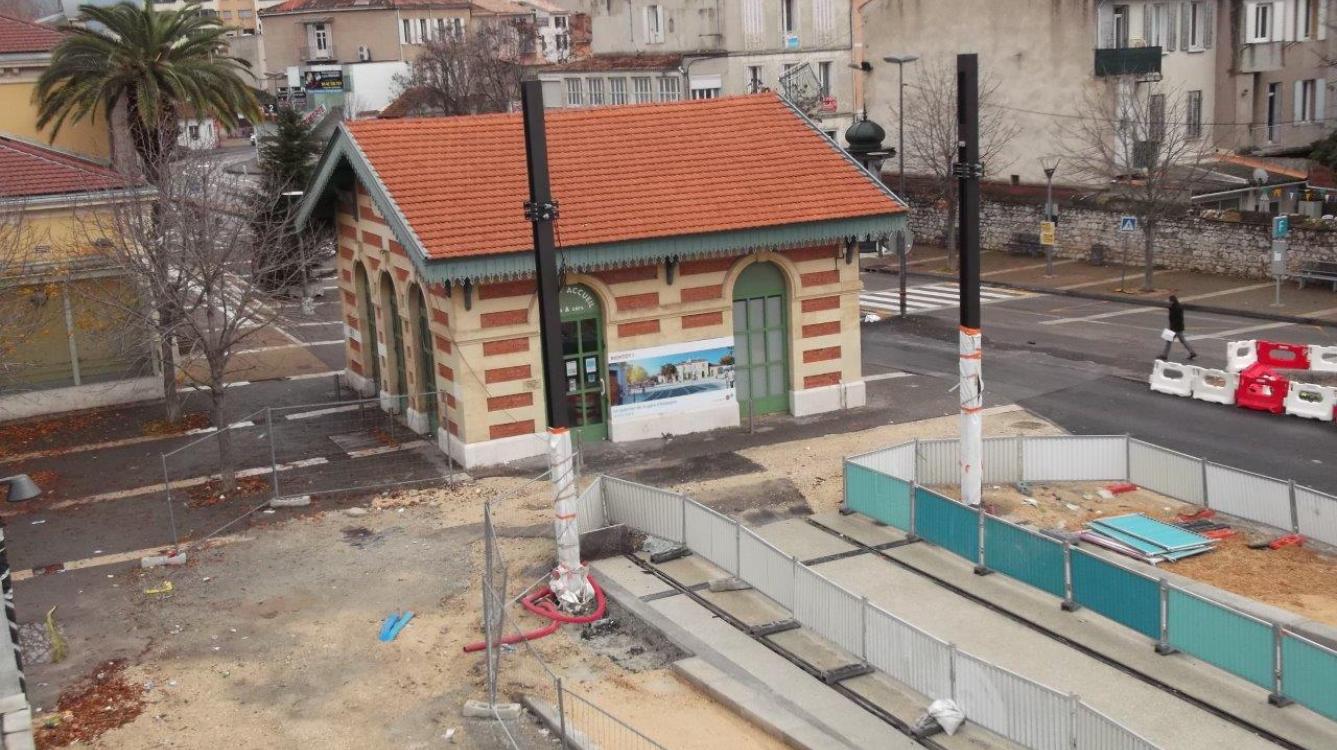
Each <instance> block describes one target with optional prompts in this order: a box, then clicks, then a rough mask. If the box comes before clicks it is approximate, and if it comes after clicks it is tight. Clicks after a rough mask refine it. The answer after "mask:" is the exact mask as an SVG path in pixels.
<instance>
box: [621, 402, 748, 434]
mask: <svg viewBox="0 0 1337 750" xmlns="http://www.w3.org/2000/svg"><path fill="white" fill-rule="evenodd" d="M739 424H740V421H739V414H738V402H737V401H725V402H722V403H718V404H711V405H710V406H708V407H705V408H703V409H695V410H692V411H684V412H678V413H673V414H653V415H649V416H644V417H633V418H630V419H628V418H626V417H620V418H619V417H615V418H613V419H612V420H610V421H609V423H608V439H609V440H612V441H613V442H614V443H626V442H629V441H632V440H646V439H648V438H662V437H664V436H665V435H686V434H688V433H690V432H705V431H707V430H718V429H720V428H721V427H737V426H738V425H739Z"/></svg>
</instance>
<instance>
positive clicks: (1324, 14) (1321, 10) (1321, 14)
mask: <svg viewBox="0 0 1337 750" xmlns="http://www.w3.org/2000/svg"><path fill="white" fill-rule="evenodd" d="M1315 38H1317V39H1327V38H1328V3H1327V2H1326V0H1320V2H1319V4H1318V30H1317V31H1316V32H1315Z"/></svg>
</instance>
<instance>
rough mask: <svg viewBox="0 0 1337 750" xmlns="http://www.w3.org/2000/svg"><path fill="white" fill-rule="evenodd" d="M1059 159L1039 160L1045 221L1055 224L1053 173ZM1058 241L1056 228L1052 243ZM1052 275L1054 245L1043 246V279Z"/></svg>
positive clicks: (1054, 157) (1056, 169)
mask: <svg viewBox="0 0 1337 750" xmlns="http://www.w3.org/2000/svg"><path fill="white" fill-rule="evenodd" d="M1058 163H1059V158H1058V157H1057V156H1046V157H1041V159H1040V168H1041V169H1043V170H1044V171H1045V221H1048V222H1051V223H1054V224H1057V223H1058V211H1055V210H1054V173H1055V172H1057V171H1058ZM1057 241H1058V232H1057V227H1056V228H1055V232H1054V242H1057ZM1053 275H1054V245H1053V244H1052V243H1051V244H1048V245H1045V277H1047V278H1050V277H1053Z"/></svg>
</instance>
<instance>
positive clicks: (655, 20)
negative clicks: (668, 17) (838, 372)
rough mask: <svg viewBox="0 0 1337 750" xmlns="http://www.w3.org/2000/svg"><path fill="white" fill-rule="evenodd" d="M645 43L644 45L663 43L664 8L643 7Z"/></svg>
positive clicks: (656, 5) (658, 6) (660, 6)
mask: <svg viewBox="0 0 1337 750" xmlns="http://www.w3.org/2000/svg"><path fill="white" fill-rule="evenodd" d="M645 42H646V44H663V43H664V6H662V5H658V4H655V5H647V6H645Z"/></svg>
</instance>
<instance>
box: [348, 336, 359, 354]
mask: <svg viewBox="0 0 1337 750" xmlns="http://www.w3.org/2000/svg"><path fill="white" fill-rule="evenodd" d="M348 348H349V349H352V350H353V351H355V352H360V351H362V344H359V343H358V341H357V339H349V340H348Z"/></svg>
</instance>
